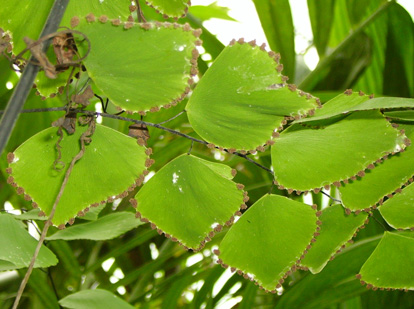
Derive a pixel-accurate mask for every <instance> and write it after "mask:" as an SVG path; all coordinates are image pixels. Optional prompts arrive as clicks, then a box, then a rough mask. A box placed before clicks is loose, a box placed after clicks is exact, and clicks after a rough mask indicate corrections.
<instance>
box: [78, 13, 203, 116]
mask: <svg viewBox="0 0 414 309" xmlns="http://www.w3.org/2000/svg"><path fill="white" fill-rule="evenodd" d="M126 28H128V29H127V30H126ZM129 28H130V29H129ZM76 30H78V31H81V32H83V33H84V34H86V35H87V37H88V39H89V40H90V42H91V51H90V54H89V55H88V57H87V58H86V59H85V60H84V62H83V63H84V65H85V67H86V69H87V70H88V74H89V76H90V77H91V79H92V80H93V81H94V82H95V85H96V87H98V88H99V89H100V90H101V91H102V93H103V94H104V95H105V96H107V97H108V98H109V99H110V100H111V102H112V103H113V104H115V105H116V106H117V107H118V108H120V109H124V110H127V111H131V112H140V113H141V114H145V112H146V111H149V110H151V111H153V112H155V111H158V110H159V109H160V107H165V108H169V107H171V105H176V104H177V103H178V102H179V101H181V100H182V99H183V98H184V97H185V96H186V95H187V93H188V92H189V91H190V88H189V83H192V82H193V80H192V78H191V76H192V75H195V74H197V69H196V59H197V56H198V52H197V50H196V49H195V44H196V41H197V37H198V35H199V32H198V31H194V30H192V29H191V28H190V27H189V26H188V24H186V25H184V26H182V25H178V24H174V25H173V24H170V23H165V24H161V23H156V24H150V23H145V24H134V23H130V22H128V23H125V24H122V25H121V26H114V25H112V24H111V23H110V22H107V23H103V22H92V23H87V22H86V21H83V20H81V22H80V24H79V25H78V26H77V27H76ZM77 45H78V48H79V49H80V50H81V52H80V53H81V55H84V54H85V53H86V51H87V48H88V45H87V43H86V42H85V41H84V42H83V43H81V42H78V43H77Z"/></svg>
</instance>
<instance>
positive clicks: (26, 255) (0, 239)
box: [0, 214, 58, 271]
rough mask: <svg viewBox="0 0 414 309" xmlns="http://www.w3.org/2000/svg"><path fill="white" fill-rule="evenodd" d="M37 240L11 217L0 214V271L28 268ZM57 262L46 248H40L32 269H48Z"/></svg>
mask: <svg viewBox="0 0 414 309" xmlns="http://www.w3.org/2000/svg"><path fill="white" fill-rule="evenodd" d="M36 246H37V240H36V239H34V238H33V237H32V236H30V234H29V233H28V232H27V231H26V230H25V229H24V228H23V227H22V225H21V224H20V222H18V221H16V220H15V219H13V217H12V216H11V215H8V214H0V247H1V250H0V271H4V270H12V269H19V268H24V267H28V266H29V264H30V261H31V259H32V257H33V254H34V252H35V248H36ZM57 262H58V260H57V258H56V256H55V255H54V254H53V252H52V251H50V250H49V249H48V248H47V247H45V246H42V247H41V249H40V252H39V255H38V257H37V259H36V262H35V265H34V267H49V266H53V265H56V264H57Z"/></svg>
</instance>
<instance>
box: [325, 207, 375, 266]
mask: <svg viewBox="0 0 414 309" xmlns="http://www.w3.org/2000/svg"><path fill="white" fill-rule="evenodd" d="M348 215H349V214H348ZM368 216H372V212H369V213H368ZM368 223H369V217H368V218H367V219H366V220H365V221H364V223H363V224H362V225H361V226H359V227H357V228H356V229H355V231H354V233H353V235H352V237H351V238H350V239H348V240H347V241H345V242H344V243H343V244H342V245H341V246H339V247H337V249H336V250H335V252H334V254H332V256H331V257H330V258H329V261H332V260H334V259H335V257H336V256H337V255H338V254H339V253H340V252H342V250H343V249H345V248H346V244H347V243H348V244H353V243H354V240H353V238H355V237H356V236H357V234H358V232H359V231H360V230H362V229H364V228H365V225H367V224H368Z"/></svg>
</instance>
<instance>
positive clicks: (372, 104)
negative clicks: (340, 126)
mask: <svg viewBox="0 0 414 309" xmlns="http://www.w3.org/2000/svg"><path fill="white" fill-rule="evenodd" d="M404 107H409V108H413V107H414V99H408V98H394V97H382V98H373V99H370V97H369V96H367V95H364V94H362V93H351V92H347V93H346V94H340V95H338V96H336V97H335V98H333V99H332V100H330V101H328V102H326V103H325V104H324V105H323V106H322V108H321V109H318V110H316V111H315V115H313V116H310V117H307V118H304V119H299V120H296V121H295V123H304V122H311V121H316V120H321V119H327V118H331V117H334V116H337V115H341V114H347V113H350V112H354V111H363V110H372V109H391V108H404Z"/></svg>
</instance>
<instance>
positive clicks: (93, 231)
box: [46, 212, 142, 241]
mask: <svg viewBox="0 0 414 309" xmlns="http://www.w3.org/2000/svg"><path fill="white" fill-rule="evenodd" d="M140 224H142V223H141V222H140V221H139V220H138V219H137V218H135V215H134V214H133V213H130V212H117V213H113V214H109V215H106V216H103V217H101V218H99V219H98V220H96V221H91V222H88V223H82V224H77V225H75V226H71V227H69V228H66V229H64V230H62V231H57V232H56V233H54V234H53V235H51V236H49V237H47V238H46V239H47V240H57V239H64V240H75V239H91V240H95V241H97V240H107V239H113V238H115V237H118V236H120V235H122V234H125V233H126V232H128V231H129V230H132V229H133V228H136V227H138V226H139V225H140Z"/></svg>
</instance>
